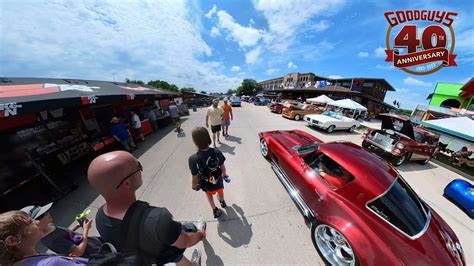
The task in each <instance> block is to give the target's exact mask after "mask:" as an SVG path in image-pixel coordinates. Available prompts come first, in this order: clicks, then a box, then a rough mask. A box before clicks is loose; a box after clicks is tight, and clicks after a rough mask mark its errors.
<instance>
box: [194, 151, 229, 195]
mask: <svg viewBox="0 0 474 266" xmlns="http://www.w3.org/2000/svg"><path fill="white" fill-rule="evenodd" d="M224 161H225V157H224V155H223V154H222V152H221V151H219V150H218V149H213V148H209V149H208V150H205V151H198V152H197V153H195V154H193V155H191V156H189V159H188V163H189V169H190V170H191V174H192V175H197V176H198V177H199V184H200V186H201V189H202V190H204V191H216V190H218V189H221V188H223V187H224V182H223V181H222V176H220V175H219V176H216V177H215V181H214V182H208V181H206V180H208V179H209V177H208V176H204V172H205V171H204V170H203V169H201V168H202V167H201V166H200V165H202V166H203V167H206V168H207V173H212V172H214V173H221V172H220V171H219V170H220V167H221V166H222V164H224ZM217 168H219V169H217Z"/></svg>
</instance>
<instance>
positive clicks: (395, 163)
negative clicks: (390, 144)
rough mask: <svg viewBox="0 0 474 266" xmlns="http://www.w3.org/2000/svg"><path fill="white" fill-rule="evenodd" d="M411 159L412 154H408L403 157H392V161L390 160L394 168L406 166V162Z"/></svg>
mask: <svg viewBox="0 0 474 266" xmlns="http://www.w3.org/2000/svg"><path fill="white" fill-rule="evenodd" d="M409 158H410V154H409V153H408V152H407V153H405V154H404V155H403V156H401V157H395V156H392V159H391V160H390V163H391V164H392V165H393V166H396V167H398V166H400V165H402V164H404V163H405V162H406V161H408V159H409Z"/></svg>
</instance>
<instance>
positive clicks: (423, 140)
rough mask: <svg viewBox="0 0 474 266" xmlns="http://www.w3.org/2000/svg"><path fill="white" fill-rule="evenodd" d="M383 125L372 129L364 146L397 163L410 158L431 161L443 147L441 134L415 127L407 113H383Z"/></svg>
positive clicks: (395, 164)
mask: <svg viewBox="0 0 474 266" xmlns="http://www.w3.org/2000/svg"><path fill="white" fill-rule="evenodd" d="M379 116H380V117H381V118H382V128H381V129H372V128H370V129H368V130H367V131H366V132H365V133H364V135H363V136H362V138H363V141H362V147H364V148H366V149H369V150H371V151H372V152H374V153H376V154H378V155H380V156H382V157H384V158H386V159H388V161H390V163H392V164H393V165H394V166H400V165H402V164H403V163H405V162H406V161H408V160H413V161H417V162H418V163H420V164H427V163H428V162H429V161H430V159H431V158H433V157H434V156H435V155H436V154H437V153H438V151H439V144H438V141H439V137H440V136H439V135H437V134H434V133H431V132H429V131H426V130H423V129H421V128H418V127H413V125H412V123H411V122H410V118H409V117H408V116H405V115H396V114H387V113H384V114H379Z"/></svg>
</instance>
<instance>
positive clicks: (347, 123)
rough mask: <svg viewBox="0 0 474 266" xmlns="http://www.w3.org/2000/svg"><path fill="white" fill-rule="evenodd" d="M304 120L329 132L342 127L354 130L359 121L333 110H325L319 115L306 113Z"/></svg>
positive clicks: (342, 128)
mask: <svg viewBox="0 0 474 266" xmlns="http://www.w3.org/2000/svg"><path fill="white" fill-rule="evenodd" d="M304 120H305V121H306V122H308V125H309V126H314V127H319V128H322V129H324V130H326V131H327V132H329V133H331V132H333V131H334V130H344V129H346V130H349V132H354V130H355V129H356V127H358V126H360V123H359V121H357V120H355V119H352V118H349V117H345V116H343V115H342V114H340V113H336V112H333V111H326V112H323V113H322V114H320V115H306V116H305V117H304Z"/></svg>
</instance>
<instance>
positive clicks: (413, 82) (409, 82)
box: [403, 77, 433, 88]
mask: <svg viewBox="0 0 474 266" xmlns="http://www.w3.org/2000/svg"><path fill="white" fill-rule="evenodd" d="M403 83H404V84H406V85H411V86H418V87H424V88H429V87H431V86H432V85H433V84H432V83H431V82H424V81H421V80H417V79H414V78H412V77H407V78H405V79H404V80H403Z"/></svg>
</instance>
